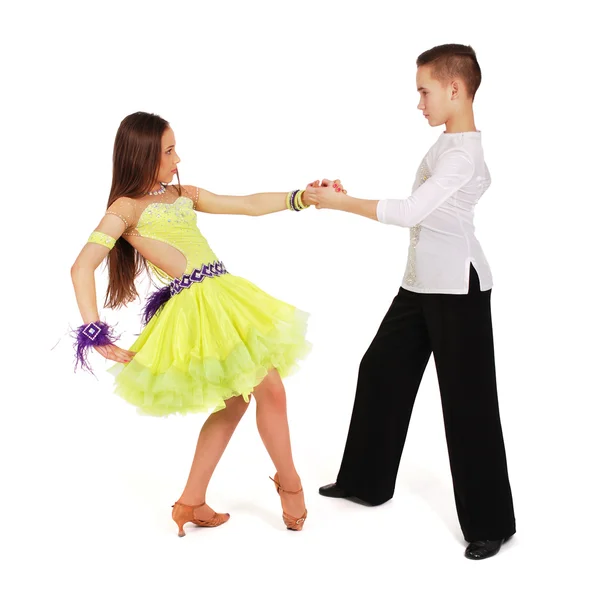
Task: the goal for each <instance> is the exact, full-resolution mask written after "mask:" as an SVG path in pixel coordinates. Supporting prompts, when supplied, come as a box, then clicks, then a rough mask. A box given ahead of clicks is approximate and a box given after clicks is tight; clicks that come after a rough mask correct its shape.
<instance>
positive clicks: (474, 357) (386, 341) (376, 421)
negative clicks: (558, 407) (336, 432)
mask: <svg viewBox="0 0 600 600" xmlns="http://www.w3.org/2000/svg"><path fill="white" fill-rule="evenodd" d="M490 297H491V290H490V291H486V292H482V291H480V286H479V278H478V276H477V272H476V271H475V269H474V268H473V267H472V266H471V274H470V284H469V293H468V294H464V295H450V294H417V293H414V292H409V291H408V290H405V289H404V288H400V291H399V293H398V295H397V296H396V298H395V299H394V301H393V302H392V305H391V307H390V309H389V311H388V313H387V314H386V316H385V318H384V319H383V322H382V323H381V326H380V328H379V331H378V332H377V335H376V336H375V338H374V339H373V342H372V343H371V345H370V347H369V349H368V350H367V352H366V354H365V355H364V357H363V359H362V361H361V364H360V370H359V375H358V384H357V390H356V398H355V403H354V408H353V412H352V418H351V422H350V429H349V432H348V438H347V441H346V448H345V451H344V456H343V459H342V464H341V467H340V472H339V474H338V477H337V483H338V485H339V486H340V487H341V488H343V489H344V490H346V491H347V492H348V493H350V494H352V495H354V496H356V497H358V498H360V499H362V500H364V501H366V502H369V503H371V504H382V503H383V502H386V501H387V500H389V499H390V498H391V497H392V496H393V494H394V488H395V484H396V476H397V473H398V467H399V464H400V457H401V455H402V450H403V448H404V442H405V440H406V434H407V430H408V424H409V421H410V416H411V413H412V409H413V405H414V401H415V397H416V395H417V391H418V389H419V385H420V383H421V379H422V376H423V372H424V371H425V367H426V366H427V363H428V361H429V357H430V355H431V353H432V352H433V356H434V360H435V365H436V370H437V376H438V382H439V387H440V394H441V399H442V409H443V415H444V426H445V431H446V441H447V445H448V453H449V456H450V468H451V472H452V480H453V486H454V497H455V501H456V508H457V511H458V518H459V521H460V525H461V528H462V531H463V534H464V537H465V539H466V540H467V541H475V540H486V539H487V540H496V539H501V538H506V537H508V536H510V535H512V534H513V533H514V532H515V517H514V512H513V501H512V494H511V489H510V483H509V479H508V471H507V464H506V454H505V449H504V439H503V436H502V426H501V423H500V415H499V410H498V394H497V389H496V371H495V364H494V342H493V335H492V319H491V310H490Z"/></svg>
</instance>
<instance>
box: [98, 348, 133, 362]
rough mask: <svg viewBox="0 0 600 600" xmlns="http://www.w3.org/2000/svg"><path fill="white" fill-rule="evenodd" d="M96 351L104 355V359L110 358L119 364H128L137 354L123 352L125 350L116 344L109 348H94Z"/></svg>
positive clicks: (127, 351) (128, 351)
mask: <svg viewBox="0 0 600 600" xmlns="http://www.w3.org/2000/svg"><path fill="white" fill-rule="evenodd" d="M94 350H96V352H99V353H100V354H102V356H104V358H108V360H114V361H115V362H119V363H128V362H130V361H131V359H132V358H133V357H134V356H135V352H131V351H130V350H123V348H119V347H118V346H115V345H114V344H108V345H107V346H94Z"/></svg>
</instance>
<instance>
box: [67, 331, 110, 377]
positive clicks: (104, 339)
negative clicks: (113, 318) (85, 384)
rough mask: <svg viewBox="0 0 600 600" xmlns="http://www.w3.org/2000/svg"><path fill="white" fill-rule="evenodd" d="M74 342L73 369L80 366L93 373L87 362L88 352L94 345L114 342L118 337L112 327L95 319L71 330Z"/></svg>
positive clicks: (105, 344)
mask: <svg viewBox="0 0 600 600" xmlns="http://www.w3.org/2000/svg"><path fill="white" fill-rule="evenodd" d="M73 337H74V338H75V343H74V344H73V347H74V349H75V370H76V371H77V368H78V367H81V369H82V370H85V371H89V372H90V373H93V371H92V367H91V365H90V363H89V362H88V354H89V351H90V349H91V348H93V347H94V346H107V345H109V344H114V343H115V342H116V341H117V340H118V339H119V337H118V336H116V335H115V334H114V332H113V329H112V327H111V326H110V325H108V324H107V323H104V322H103V321H95V322H94V323H87V324H85V325H81V326H80V327H78V328H77V329H75V330H74V331H73Z"/></svg>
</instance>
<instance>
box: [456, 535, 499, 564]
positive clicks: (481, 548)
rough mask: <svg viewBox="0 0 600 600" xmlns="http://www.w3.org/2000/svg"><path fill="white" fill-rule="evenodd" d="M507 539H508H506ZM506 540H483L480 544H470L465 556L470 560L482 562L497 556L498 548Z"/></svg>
mask: <svg viewBox="0 0 600 600" xmlns="http://www.w3.org/2000/svg"><path fill="white" fill-rule="evenodd" d="M507 539H508V538H507ZM505 541H506V540H483V541H480V542H471V543H470V544H469V545H468V546H467V549H466V550H465V556H466V557H467V558H470V559H471V560H483V559H484V558H490V556H494V555H496V554H498V552H499V551H500V546H502V544H503V543H504V542H505Z"/></svg>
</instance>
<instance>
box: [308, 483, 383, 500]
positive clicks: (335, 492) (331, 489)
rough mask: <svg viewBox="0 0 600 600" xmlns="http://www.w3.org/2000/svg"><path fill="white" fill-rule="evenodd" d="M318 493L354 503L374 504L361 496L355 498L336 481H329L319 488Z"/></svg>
mask: <svg viewBox="0 0 600 600" xmlns="http://www.w3.org/2000/svg"><path fill="white" fill-rule="evenodd" d="M319 494H321V496H327V497H328V498H345V499H346V500H350V502H355V503H356V504H362V505H363V506H374V505H373V504H371V503H370V502H367V501H366V500H363V499H362V498H357V497H356V496H352V495H351V494H349V493H348V492H347V491H346V490H344V489H343V488H341V487H340V486H339V485H338V484H337V483H329V484H327V485H324V486H323V487H320V488H319Z"/></svg>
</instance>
